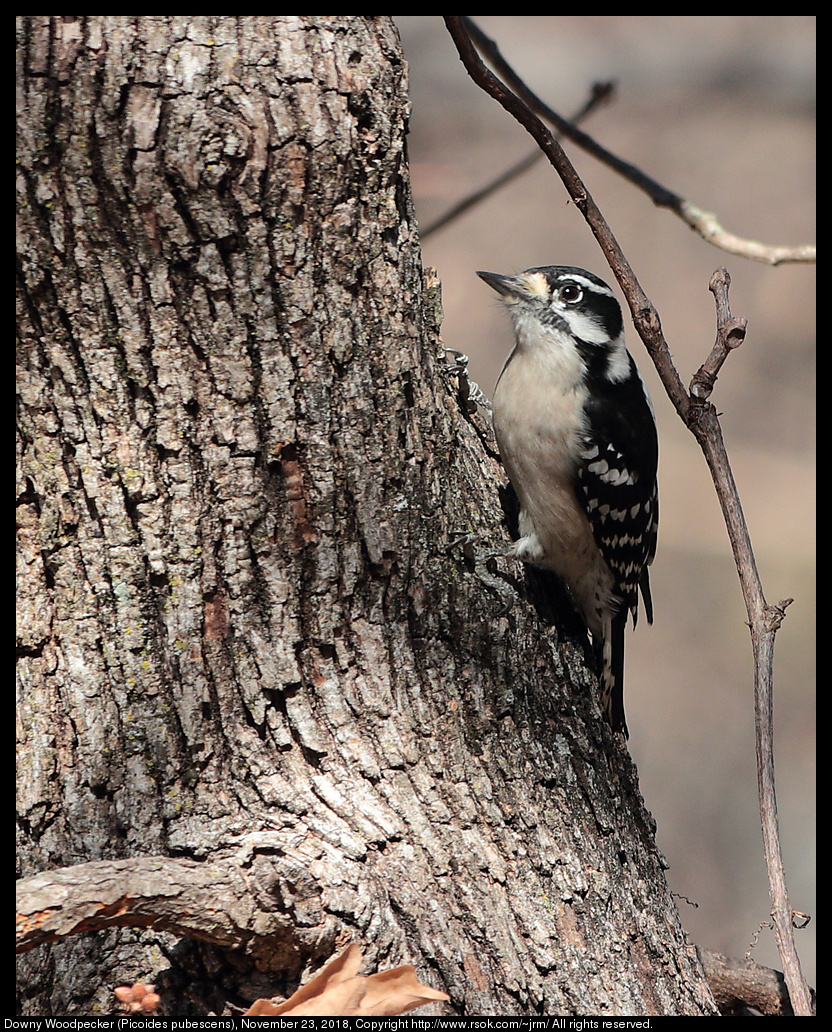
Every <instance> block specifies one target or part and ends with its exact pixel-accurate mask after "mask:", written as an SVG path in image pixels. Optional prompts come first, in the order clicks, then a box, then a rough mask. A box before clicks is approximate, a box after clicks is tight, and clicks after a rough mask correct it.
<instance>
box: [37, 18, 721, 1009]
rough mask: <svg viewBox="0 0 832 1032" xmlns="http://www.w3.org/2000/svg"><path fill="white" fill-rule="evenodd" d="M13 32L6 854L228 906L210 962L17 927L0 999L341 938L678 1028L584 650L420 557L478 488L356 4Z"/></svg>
mask: <svg viewBox="0 0 832 1032" xmlns="http://www.w3.org/2000/svg"><path fill="white" fill-rule="evenodd" d="M18 32H19V40H18V62H19V64H18V87H19V96H20V107H19V116H18V117H19V120H18V130H19V153H18V206H19V253H18V269H19V276H18V348H19V350H18V356H19V373H18V377H19V394H20V404H19V418H18V445H19V472H18V478H19V479H18V503H19V504H18V519H19V527H20V537H19V568H18V577H19V581H18V585H19V587H18V590H19V605H20V622H19V641H18V645H19V660H18V695H19V717H18V721H19V724H18V728H19V731H18V734H19V746H18V747H19V755H20V774H19V797H18V814H19V819H18V857H19V873H20V874H21V875H32V874H35V873H37V872H43V871H48V870H50V869H54V868H60V867H65V866H68V865H72V864H78V863H81V862H85V861H93V860H113V861H124V860H129V859H130V858H135V857H146V858H150V857H174V858H181V859H184V860H189V861H196V862H198V863H205V864H217V863H219V864H225V865H228V864H236V865H237V866H238V868H239V870H240V872H241V877H242V879H243V880H244V881H245V880H246V879H248V880H249V882H250V883H251V884H253V885H255V886H256V888H257V891H258V893H259V895H258V898H257V901H256V907H255V906H253V907H252V913H255V912H256V914H257V917H256V920H255V923H257V924H258V927H257V928H255V929H252V939H251V940H250V941H249V942H248V943H246V942H244V941H241V943H240V944H239V947H240V948H238V949H236V950H233V949H231V948H230V947H229V943H228V941H227V940H226V939H223V938H222V937H221V936H220V935H219V934H217V935H215V936H214V937H213V938H212V937H211V934H210V929H209V930H208V935H199V936H197V937H198V938H201V939H202V940H203V942H205V941H206V940H207V941H208V942H213V943H215V944H216V943H219V944H220V945H214V946H206V945H198V946H197V945H193V944H192V943H191V944H187V943H184V942H180V941H179V940H178V939H177V937H176V935H175V934H174V931H180V932H181V931H182V922H181V921H179V922H177V920H176V919H175V916H174V915H173V914H171V915H170V919H169V921H168V923H167V924H166V923H165V921H164V920H159V921H156V922H155V923H154V928H153V929H152V930H150V929H149V930H144V931H138V930H132V929H131V930H126V929H123V928H120V929H115V930H113V929H110V930H105V931H99V932H95V933H91V934H89V935H81V936H75V937H72V938H67V939H65V940H64V941H63V942H59V943H57V944H55V945H49V946H43V947H40V948H38V949H36V950H33V951H32V952H30V953H28V954H26V956H25V957H24V958H22V959H21V961H20V964H21V971H20V985H21V1002H20V1004H19V1008H20V1010H21V1012H22V1013H35V1014H47V1013H50V1012H51V1013H65V1014H69V1013H83V1012H88V1011H91V1010H93V1009H97V1010H98V1011H99V1012H101V1011H102V1010H103V1011H104V1012H107V1011H109V1010H111V1009H112V1008H113V1004H112V988H113V987H114V986H115V985H118V984H120V983H125V982H126V983H130V982H132V981H134V980H135V979H137V978H146V979H148V980H149V981H152V982H153V983H154V984H155V985H156V987H157V991H159V992H161V994H162V999H163V1007H164V1009H165V1012H167V1013H173V1014H188V1013H193V1014H197V1013H206V1012H207V1011H209V1010H211V1009H213V1010H214V1011H215V1012H220V1011H222V1010H225V1011H226V1012H228V1011H229V1008H231V1009H233V1006H234V1005H235V1004H242V1003H243V1001H244V1000H251V999H253V998H254V997H255V996H258V995H272V994H273V993H276V992H278V991H284V990H285V991H291V990H292V989H293V988H295V986H296V984H297V981H298V980H299V979H300V978H302V977H305V975H307V974H308V972H309V971H310V970H312V969H313V968H314V967H315V966H316V965H317V964H318V963H319V962H320V960H321V959H322V958H327V957H328V956H330V955H331V954H332V953H333V952H335V950H336V949H337V947H338V946H339V945H340V944H342V943H343V942H345V941H346V940H348V939H350V938H352V939H354V940H356V941H358V942H360V943H361V945H362V947H363V948H364V950H365V954H366V955H367V960H368V963H370V964H371V965H372V967H373V968H380V967H384V966H394V965H397V964H399V963H414V964H415V965H416V967H417V969H418V971H419V975H420V977H421V979H422V981H424V982H426V983H427V984H430V985H433V986H435V987H436V988H440V989H444V990H446V991H447V992H449V993H450V994H451V997H452V1005H451V1007H452V1009H453V1010H454V1011H456V1012H462V1013H469V1014H478V1013H536V1012H545V1013H550V1014H587V1013H600V1012H607V1013H618V1014H624V1013H693V1014H706V1013H712V1012H713V1009H714V1005H713V1001H712V998H711V996H710V993H709V991H708V989H707V986H706V984H705V981H704V977H703V975H702V971H701V967H700V964H699V960H698V958H697V956H696V953H695V950H694V949H693V948H692V947H691V946H690V945H689V944H688V943H687V941H686V939H685V935H684V932H683V930H682V929H681V926H680V923H679V919H678V915H677V912H676V908H675V905H674V903H673V901H672V899H671V897H670V894H669V892H668V890H667V887H666V885H665V881H664V875H663V861H662V858H661V856H660V854H659V853H658V851H657V849H656V846H655V842H654V837H653V835H654V828H653V823H652V819H651V817H650V815H649V814H648V813H647V812H646V810H645V809H644V807H643V804H642V801H641V798H640V795H639V792H638V788H637V783H636V776H635V770H634V768H633V766H632V763H631V762H630V760H629V757H628V755H627V753H626V749H625V748H624V747H623V745H622V744H621V743H620V742H619V741H617V740H615V739H613V738H612V737H611V736H610V735H609V734H608V732H607V730H606V728H605V726H604V725H603V723H602V721H601V719H600V716H599V713H598V708H597V704H596V702H595V701H594V699H593V697H592V695H593V693H594V692H595V690H596V685H595V680H594V678H593V677H592V675H591V674H589V673H588V672H587V671H586V669H585V666H584V662H583V650H582V647H581V644H580V641H579V640H576V639H575V638H574V637H573V638H570V637H569V636H568V635H567V636H566V637H565V638H564V637H563V635H562V634H559V632H558V630H557V628H556V626H554V625H553V623H552V621H551V620H547V619H545V612H544V610H543V608H542V607H541V606H537V607H535V606H534V605H532V604H530V602H529V600H528V598H527V597H526V596H527V592H526V588H525V586H524V583H523V580H524V578H523V575H522V573H521V572H520V571H517V570H509V571H508V578H507V581H506V583H507V584H513V585H514V586H515V587H516V588H517V589H518V591H517V599H516V601H515V604H514V605H513V606H512V607H511V609H510V610H509V611H508V612H505V611H504V600H503V598H502V597H499V596H498V595H495V594H494V592H493V591H492V590H491V589H490V588H489V587H488V586H487V585H486V584H485V583H484V582H483V581H482V580H481V579H479V578H478V577H477V576H476V575H475V572H474V571H473V570H472V569H471V567H470V564H468V563H467V562H466V560H465V559H464V557H463V556H462V555H461V554H460V553H449V551H448V542H449V541H450V540H451V539H452V538H453V537H454V535H455V534H456V532H457V531H459V530H461V529H464V530H476V531H479V532H482V533H483V534H485V535H488V536H490V537H491V539H492V540H493V539H494V538H495V536H496V535H497V533H498V531H497V528H498V526H499V522H500V519H501V512H500V509H499V504H498V500H497V493H496V484H497V482H498V479H499V477H500V474H499V471H498V467H497V466H496V465H495V463H494V462H493V460H492V459H491V458H489V456H488V455H487V454H486V453H485V452H484V451H483V447H482V443H481V440H480V437H479V436H478V435H477V434H476V433H475V431H474V429H473V427H472V425H471V424H470V423H469V422H467V421H466V420H465V419H464V418H463V417H462V415H461V413H460V410H459V407H458V405H457V404H456V402H455V399H454V398H453V397H452V396H451V395H450V394H449V393H448V392H447V391H446V389H445V386H444V380H443V376H442V373H441V370H440V366H441V357H442V355H441V347H440V344H439V340H438V326H437V325H436V319H437V316H436V312H437V310H438V306H437V303H436V297H435V292H434V291H432V290H427V291H425V290H424V289H423V280H422V269H421V258H420V251H419V244H418V238H417V234H416V228H415V225H414V220H413V212H412V207H411V202H410V194H409V180H408V171H407V165H406V161H405V154H404V137H405V130H406V115H407V97H406V70H405V66H404V63H403V60H402V57H401V52H400V48H399V43H398V39H397V36H396V33H395V29H394V28H393V25H392V23H391V21H390V20H389V19H388V18H386V17H379V18H361V17H348V16H343V17H341V16H337V17H335V16H334V17H314V16H308V17H307V16H304V17H280V18H264V19H257V18H244V19H235V18H195V19H192V18H187V19H186V18H182V19H180V18H168V17H148V18H139V19H134V18H82V19H77V18H66V19H63V18H57V17H56V18H21V19H20V20H19V23H18ZM450 343H453V344H459V343H460V342H450ZM557 615H558V621H557V622H558V625H559V626H561V627H563V626H569V617H568V615H566V614H565V613H564V612H559V613H558V614H557ZM146 862H150V863H151V866H152V864H153V861H146ZM187 869H188V868H187V865H186V866H185V867H184V868H182V869H181V870H182V871H186V870H187ZM223 869H224V870H227V867H226V868H223ZM136 878H137V879H140V874H139V873H138V869H137V874H136ZM142 884H144V883H142ZM238 884H239V881H235V880H234V879H233V878H231V877H229V879H228V885H229V888H228V890H227V892H224V891H220V890H219V889H218V894H217V899H216V906H217V908H218V909H219V910H223V909H233V908H234V906H237V902H235V892H236V891H237V890H236V888H233V886H235V885H238ZM236 912H237V913H239V910H238V911H236ZM270 913H271V915H272V918H271V920H270V919H269V916H268V915H269V914H270ZM223 920H224V918H222V917H220V916H218V918H217V928H218V929H219V928H220V927H221V926H222V925H223ZM258 936H259V937H260V938H259V939H258ZM263 937H265V938H267V939H268V940H269V943H270V946H271V948H270V950H267V951H266V952H265V954H264V952H263V949H262V946H263V942H262V941H261V939H262V938H263ZM231 945H233V943H232V944H231Z"/></svg>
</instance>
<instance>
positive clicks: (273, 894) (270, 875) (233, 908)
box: [16, 856, 297, 969]
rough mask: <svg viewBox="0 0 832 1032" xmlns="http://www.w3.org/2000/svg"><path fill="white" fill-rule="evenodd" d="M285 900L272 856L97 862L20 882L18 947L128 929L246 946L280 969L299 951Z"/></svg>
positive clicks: (265, 964) (22, 949)
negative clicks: (245, 861)
mask: <svg viewBox="0 0 832 1032" xmlns="http://www.w3.org/2000/svg"><path fill="white" fill-rule="evenodd" d="M280 902H281V889H280V876H279V873H278V871H277V870H275V869H274V863H273V858H271V857H269V858H266V857H262V856H260V857H257V859H256V862H255V866H253V867H252V869H251V870H249V871H247V870H244V869H243V867H242V866H241V865H240V864H239V863H237V862H236V861H234V860H227V861H221V862H217V863H197V862H195V861H193V860H181V859H173V858H171V857H164V856H149V857H135V858H133V859H130V860H96V861H93V862H91V863H86V864H77V865H75V866H74V867H64V868H61V869H59V870H55V871H44V872H43V873H42V874H38V875H35V876H34V877H32V878H24V879H21V880H20V881H19V882H18V883H17V946H16V952H18V953H25V952H26V951H28V950H31V949H33V948H34V947H35V946H41V945H43V944H44V943H48V942H56V941H57V940H58V939H62V938H64V937H66V936H68V935H77V934H79V933H81V932H92V931H97V930H99V929H102V928H112V927H116V926H130V927H133V928H156V929H160V930H163V931H168V932H173V933H174V934H176V935H181V936H185V937H187V938H190V939H199V940H201V941H202V942H209V943H212V944H214V945H217V946H224V947H228V948H232V949H243V950H245V951H246V952H247V953H248V954H250V955H252V956H254V957H255V958H256V960H257V963H258V966H260V968H261V969H266V968H269V967H273V968H274V969H279V968H280V967H281V966H283V965H284V964H285V961H286V958H287V955H288V954H289V953H290V952H292V951H293V950H294V951H295V952H296V950H295V948H294V944H295V940H296V934H297V933H296V924H297V922H296V920H295V919H293V917H292V915H291V913H289V912H287V910H286V907H285V905H284V906H280V905H279V904H280Z"/></svg>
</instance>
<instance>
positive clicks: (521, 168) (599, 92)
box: [419, 82, 615, 243]
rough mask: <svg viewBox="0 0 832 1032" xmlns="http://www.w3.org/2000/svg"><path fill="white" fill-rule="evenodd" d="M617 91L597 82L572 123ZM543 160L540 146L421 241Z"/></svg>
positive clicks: (449, 214)
mask: <svg viewBox="0 0 832 1032" xmlns="http://www.w3.org/2000/svg"><path fill="white" fill-rule="evenodd" d="M614 92H615V83H614V82H596V83H593V85H592V91H591V93H590V96H589V99H588V100H587V101H586V103H585V104H582V105H581V107H580V109H579V110H578V111H576V112H575V114H574V115H573V116H572V122H573V123H575V124H577V123H578V122H580V121H582V120H583V119H584V118H586V116H587V115H588V114H589V113H590V112H591V111H594V110H595V108H597V107H599V106H600V105H601V104H605V103H606V102H607V101H608V100H609V99H610V98H611V97H612V95H613V93H614ZM542 157H543V151H542V150H541V149H540V148H539V147H535V149H534V150H533V151H532V152H531V153H530V154H527V155H526V157H525V158H522V159H521V160H520V161H518V162H517V163H516V164H514V165H512V166H511V168H509V169H506V171H505V172H503V173H501V174H500V175H499V176H497V177H496V178H494V179H492V180H491V181H490V182H488V183H486V184H485V186H483V187H480V188H479V189H478V190H474V191H473V192H472V193H470V194H468V195H467V197H463V198H462V200H460V201H457V203H456V204H454V205H453V207H451V208H449V209H448V210H447V211H446V212H445V213H444V215H440V216H439V217H438V218H436V219H434V220H433V222H431V223H430V224H429V225H428V226H427V227H426V228H425V229H423V230H420V232H419V238H420V239H421V241H422V243H424V242H425V240H427V238H428V237H429V236H431V234H433V233H435V232H436V231H437V230H439V229H443V228H444V227H445V226H447V225H448V224H449V223H451V222H454V221H455V220H456V219H458V218H459V217H460V215H463V214H464V213H465V212H466V211H468V210H469V209H470V208H473V207H474V205H475V204H479V203H480V201H484V200H485V199H486V197H490V196H491V195H492V194H493V193H496V192H497V190H499V189H501V188H502V187H504V186H506V185H507V184H508V183H511V182H512V181H513V180H515V179H517V178H518V176H521V175H522V174H523V173H524V172H526V171H528V169H530V168H531V167H532V165H536V164H537V163H538V161H540V159H541V158H542Z"/></svg>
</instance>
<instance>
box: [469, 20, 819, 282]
mask: <svg viewBox="0 0 832 1032" xmlns="http://www.w3.org/2000/svg"><path fill="white" fill-rule="evenodd" d="M463 21H464V26H465V28H466V29H467V30H468V32H469V34H470V36H471V39H472V40H473V42H474V45H475V46H476V47H477V49H478V50H479V51H480V53H481V54H484V55H485V56H486V58H487V59H488V61H489V62H490V64H491V66H492V67H493V68H495V69H496V71H497V73H498V74H499V75H500V77H501V78H502V79H503V82H505V83H506V84H507V85H508V86H509V88H510V89H512V90H513V91H514V93H515V94H516V95H517V96H518V97H519V98H520V99H521V100H523V101H524V102H525V103H526V104H527V105H528V107H530V108H531V110H532V111H533V112H534V113H535V114H536V115H538V116H539V117H540V118H542V119H544V121H546V122H550V123H551V124H552V125H553V126H554V127H555V128H556V129H557V130H558V132H560V133H561V134H562V135H563V136H566V137H567V138H568V139H570V140H572V142H573V143H577V144H578V146H579V147H582V148H583V149H584V150H585V151H587V152H588V153H589V154H592V156H593V157H595V158H597V159H598V160H599V161H600V162H602V163H603V164H605V165H607V166H608V167H609V168H611V169H613V170H614V171H616V172H617V173H618V174H619V175H620V176H623V177H624V178H625V179H627V180H629V182H631V183H632V184H633V185H634V186H637V187H638V188H639V189H640V190H643V191H644V192H645V193H646V194H647V195H648V196H649V197H650V198H651V200H652V201H653V203H654V204H655V205H656V206H657V207H659V208H669V209H670V211H672V212H673V213H674V214H676V215H678V216H679V218H680V219H682V221H683V222H685V223H686V224H687V225H688V226H690V228H691V229H692V230H694V232H696V233H698V234H699V236H701V237H702V239H703V240H706V241H707V242H708V243H709V244H713V245H714V247H718V248H720V250H722V251H727V252H728V253H729V254H736V255H739V256H740V257H742V258H750V259H752V260H753V261H757V262H765V263H766V264H768V265H781V264H783V263H785V262H814V261H816V257H817V254H816V248H815V247H814V245H812V244H803V245H800V246H797V247H786V246H775V245H770V244H761V243H758V242H757V241H756V240H744V239H743V238H742V237H738V236H736V235H735V234H734V233H729V232H728V231H727V230H726V229H724V228H723V227H722V225H721V224H720V222H719V220H718V219H717V217H716V215H714V214H713V213H712V212H709V211H705V210H704V209H702V208H700V207H699V206H698V205H696V204H694V203H693V202H692V201H688V200H686V199H685V198H684V197H681V196H680V195H679V194H677V193H674V192H673V190H669V189H668V188H667V187H666V186H663V185H662V184H661V183H659V182H657V181H656V180H655V179H652V178H651V177H650V176H648V175H647V174H646V173H645V172H643V171H642V170H641V169H640V168H637V167H636V166H635V165H631V164H630V163H629V162H627V161H623V160H622V159H621V158H619V157H618V156H617V155H616V154H613V153H612V152H611V151H608V150H607V149H606V148H605V147H602V146H601V144H600V143H598V142H597V141H596V140H594V139H593V138H592V137H591V136H588V135H587V134H586V133H585V132H584V131H583V130H581V129H579V128H578V127H577V126H576V125H575V124H574V122H569V121H567V120H566V119H565V118H564V117H563V116H562V115H559V114H558V113H557V112H556V111H553V110H552V108H550V107H549V106H548V104H546V103H544V101H542V100H541V99H540V98H539V97H538V96H537V95H536V94H535V93H533V92H532V91H531V90H530V89H529V87H528V86H527V85H526V84H525V82H523V80H522V79H521V78H520V76H519V75H517V73H516V72H515V71H514V69H513V68H512V67H511V65H509V64H508V62H507V61H506V60H505V58H504V57H503V56H502V54H501V53H500V50H499V47H498V46H497V44H496V43H495V42H494V40H492V39H491V38H490V37H489V36H487V35H486V34H485V33H484V32H483V31H482V29H480V27H479V26H478V25H476V24H475V23H474V22H473V21H471V19H470V18H463Z"/></svg>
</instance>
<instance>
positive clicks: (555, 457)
mask: <svg viewBox="0 0 832 1032" xmlns="http://www.w3.org/2000/svg"><path fill="white" fill-rule="evenodd" d="M522 322H523V320H522V319H521V320H518V324H519V325H518V324H516V329H517V337H518V346H517V348H515V350H514V352H512V355H511V357H510V358H509V360H508V362H507V363H506V365H505V367H504V369H503V372H502V374H501V375H500V379H499V381H498V382H497V387H496V388H495V391H494V399H493V409H494V413H493V415H494V432H495V435H496V437H497V444H498V445H499V448H500V455H501V457H502V460H503V464H504V465H505V468H506V472H507V473H508V475H509V478H510V480H511V482H512V484H513V485H514V489H515V491H516V492H517V496H518V499H519V501H520V534H521V537H520V540H519V541H517V542H516V545H515V549H514V552H515V555H516V558H518V559H522V560H524V561H526V562H531V563H534V564H535V565H538V566H543V567H545V568H547V569H552V570H555V571H556V572H557V573H558V574H560V576H561V577H563V579H564V581H565V582H566V584H567V587H568V588H569V590H570V592H571V593H572V596H573V598H574V599H575V602H576V603H577V605H578V608H579V609H580V610H581V612H582V613H583V615H584V619H585V620H586V622H587V624H588V626H589V629H590V630H591V631H592V633H593V635H596V634H599V633H601V632H602V623H603V621H604V619H605V617H607V616H608V614H609V613H610V612H611V611H612V610H613V608H614V599H613V595H612V586H613V579H612V575H611V573H610V572H609V569H608V568H607V565H606V563H605V562H604V561H603V559H602V558H601V554H600V552H599V551H598V547H597V545H596V544H595V538H594V536H593V533H592V528H591V526H590V524H589V520H588V519H587V517H586V515H585V513H584V511H583V508H582V507H581V505H580V504H579V502H578V499H577V496H576V494H575V490H574V479H575V464H574V460H573V459H572V458H571V457H572V456H576V455H577V454H578V452H579V450H580V440H581V434H582V432H583V431H584V429H585V427H584V422H583V405H584V401H585V399H586V387H585V386H584V385H583V383H582V380H581V371H582V370H581V365H580V360H579V356H578V355H577V353H576V351H575V349H574V348H569V347H560V346H557V339H556V335H555V334H554V333H553V334H552V339H551V341H550V342H547V346H543V347H541V346H540V342H539V339H538V341H537V342H536V343H535V344H534V345H533V346H528V343H529V342H528V341H527V340H526V339H525V335H524V332H523V331H524V329H525V327H524V326H523V325H522ZM537 332H538V333H539V324H537Z"/></svg>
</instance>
